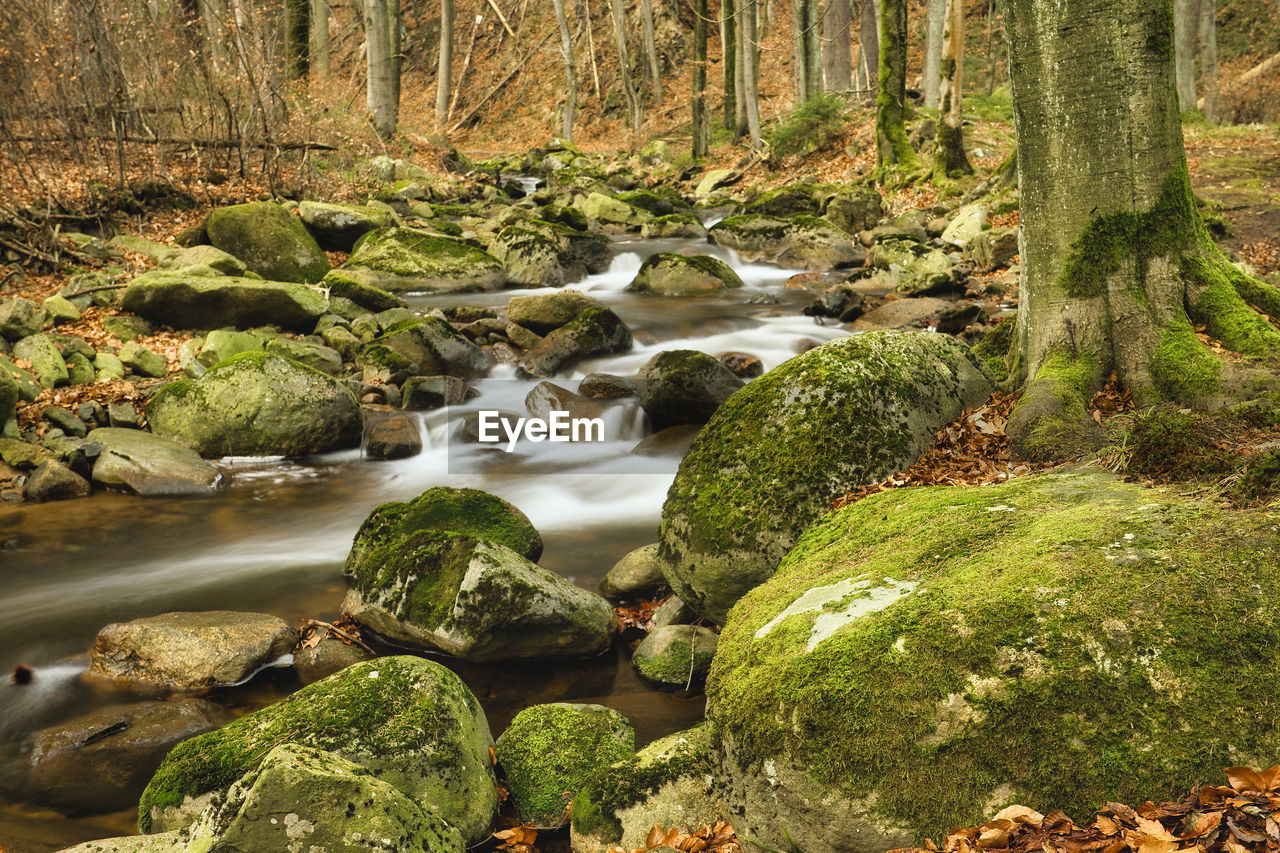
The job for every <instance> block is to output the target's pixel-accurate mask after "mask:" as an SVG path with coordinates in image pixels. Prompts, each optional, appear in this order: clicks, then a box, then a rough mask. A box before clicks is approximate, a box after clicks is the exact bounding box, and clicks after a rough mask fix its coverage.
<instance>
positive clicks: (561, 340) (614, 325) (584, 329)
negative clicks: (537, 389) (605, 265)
mask: <svg viewBox="0 0 1280 853" xmlns="http://www.w3.org/2000/svg"><path fill="white" fill-rule="evenodd" d="M631 343H632V341H631V330H630V329H628V328H627V325H626V324H625V323H623V322H622V319H621V318H620V317H619V316H618V315H617V314H615V313H613V311H612V310H611V309H609V308H605V307H604V306H602V305H593V306H591V307H589V308H586V309H584V310H583V311H581V312H579V313H578V316H577V317H575V318H574V319H573V320H572V321H570V322H569V323H567V324H565V325H563V326H561V327H560V328H558V329H556V330H554V331H552V332H550V333H548V334H547V336H546V337H544V338H543V339H542V340H541V341H540V342H539V343H538V344H537V346H535V347H533V348H532V349H530V350H529V351H528V352H526V353H525V354H524V355H523V356H521V358H520V361H519V362H517V366H518V368H519V369H520V370H521V371H522V372H523V373H525V374H527V375H530V376H554V375H555V374H556V373H558V372H559V371H561V370H563V369H565V368H567V367H571V366H572V365H574V364H577V363H578V362H579V361H581V360H582V359H584V358H590V357H591V356H593V355H605V354H607V353H612V352H622V351H624V350H628V349H631Z"/></svg>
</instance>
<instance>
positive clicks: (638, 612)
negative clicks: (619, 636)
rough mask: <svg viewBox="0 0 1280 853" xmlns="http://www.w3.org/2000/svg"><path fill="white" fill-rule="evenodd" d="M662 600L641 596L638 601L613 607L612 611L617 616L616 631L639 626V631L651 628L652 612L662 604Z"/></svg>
mask: <svg viewBox="0 0 1280 853" xmlns="http://www.w3.org/2000/svg"><path fill="white" fill-rule="evenodd" d="M664 600H665V599H664ZM662 601H663V600H659V599H648V598H642V599H640V600H639V601H633V602H630V603H627V604H619V605H617V606H616V607H614V608H613V612H614V613H615V614H616V615H617V617H618V632H619V633H621V632H622V631H625V630H627V629H628V628H639V629H640V630H641V631H648V630H650V629H651V628H653V614H654V613H655V612H656V611H657V609H658V607H659V606H661V605H662Z"/></svg>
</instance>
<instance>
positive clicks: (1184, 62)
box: [1173, 0, 1200, 111]
mask: <svg viewBox="0 0 1280 853" xmlns="http://www.w3.org/2000/svg"><path fill="white" fill-rule="evenodd" d="M1199 30H1200V8H1199V3H1197V2H1196V0H1173V53H1174V62H1175V65H1174V70H1175V73H1176V76H1177V81H1178V103H1179V105H1180V106H1181V107H1182V109H1183V110H1184V111H1185V110H1194V109H1195V108H1196V35H1197V33H1198V32H1199Z"/></svg>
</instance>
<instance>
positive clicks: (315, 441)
mask: <svg viewBox="0 0 1280 853" xmlns="http://www.w3.org/2000/svg"><path fill="white" fill-rule="evenodd" d="M147 420H148V421H149V422H150V423H151V429H152V430H153V431H154V432H155V433H156V434H157V435H160V436H163V437H166V438H171V439H173V440H174V441H177V442H180V443H182V444H185V445H187V446H188V447H190V448H192V449H193V450H195V451H196V452H197V453H199V454H200V455H201V456H204V457H205V458H213V457H219V456H306V455H309V454H312V453H324V452H326V451H330V450H339V449H342V448H346V447H359V446H360V439H361V432H362V427H361V414H360V405H359V404H358V403H357V402H356V400H355V397H353V396H352V394H351V391H350V390H349V389H348V388H347V387H346V386H345V385H344V384H342V383H341V382H339V381H338V380H336V379H334V378H333V377H331V376H326V375H325V374H323V373H320V372H319V371H317V370H312V369H311V368H309V367H304V366H303V365H301V364H297V363H295V362H292V361H289V360H288V359H285V358H281V357H280V356H277V355H271V354H269V353H264V352H247V353H242V354H240V355H237V356H234V357H232V358H231V359H229V360H227V361H224V362H222V363H221V364H218V365H217V366H215V367H213V368H212V369H211V370H209V372H208V373H206V374H204V376H201V377H200V378H199V379H179V380H178V381H176V382H170V383H169V384H167V385H164V386H163V387H161V388H160V390H159V391H157V392H156V393H155V395H154V396H152V398H151V399H150V400H148V401H147Z"/></svg>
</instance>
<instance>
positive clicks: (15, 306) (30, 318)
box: [0, 296, 44, 341]
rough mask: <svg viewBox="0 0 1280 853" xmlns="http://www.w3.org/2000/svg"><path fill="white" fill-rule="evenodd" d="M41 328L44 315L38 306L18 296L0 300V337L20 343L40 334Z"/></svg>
mask: <svg viewBox="0 0 1280 853" xmlns="http://www.w3.org/2000/svg"><path fill="white" fill-rule="evenodd" d="M43 328H44V313H43V312H42V311H41V310H40V306H39V305H36V303H34V302H32V301H31V300H30V299H23V298H22V297H20V296H18V297H14V298H12V299H0V337H5V338H8V339H9V340H10V341H20V340H22V339H23V338H25V337H28V336H30V335H38V334H40V330H41V329H43Z"/></svg>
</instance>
